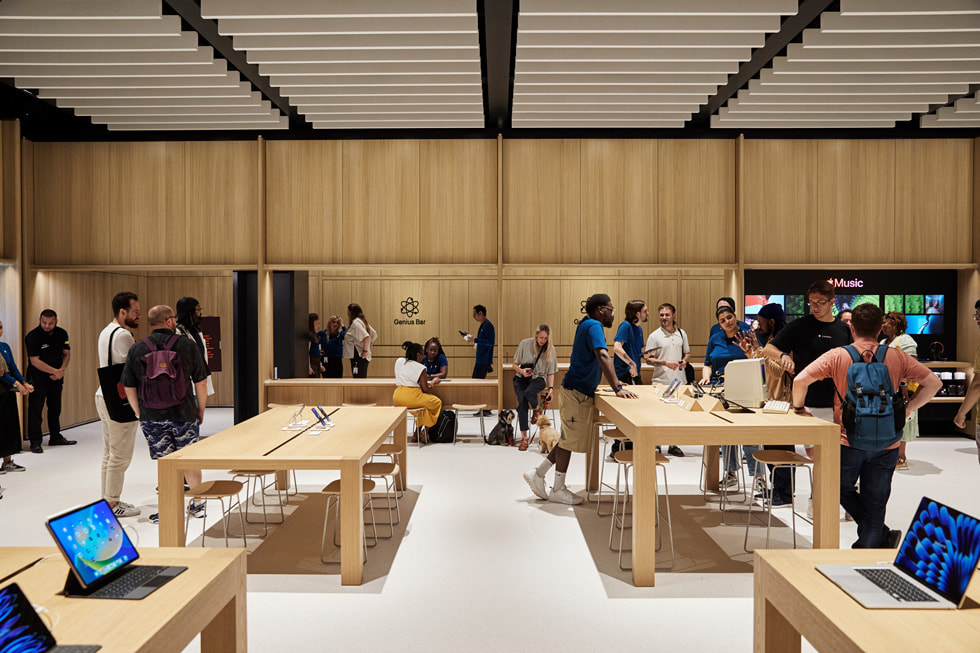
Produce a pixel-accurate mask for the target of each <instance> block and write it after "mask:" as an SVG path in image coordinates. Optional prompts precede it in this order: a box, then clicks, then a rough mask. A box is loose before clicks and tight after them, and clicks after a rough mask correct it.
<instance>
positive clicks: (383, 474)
mask: <svg viewBox="0 0 980 653" xmlns="http://www.w3.org/2000/svg"><path fill="white" fill-rule="evenodd" d="M400 472H401V468H399V467H398V463H393V462H371V463H365V464H364V471H363V472H362V473H363V475H364V478H368V479H383V480H384V484H385V508H386V509H387V510H388V521H387V523H385V522H382V523H381V525H382V526H387V527H388V535H387V536H383V537H382V539H388V538H389V537H391V536H392V535H394V532H395V525H397V524H398V523H399V522H401V520H402V514H401V509H400V508H399V507H398V492H397V490H396V489H395V485H396V482H397V478H398V474H399V473H400ZM393 505H394V507H392V506H393ZM371 510H372V514H373V511H374V503H373V501H372V503H371ZM392 511H394V513H395V515H394V517H395V518H394V519H392ZM375 523H377V522H375ZM375 536H376V537H377V526H375Z"/></svg>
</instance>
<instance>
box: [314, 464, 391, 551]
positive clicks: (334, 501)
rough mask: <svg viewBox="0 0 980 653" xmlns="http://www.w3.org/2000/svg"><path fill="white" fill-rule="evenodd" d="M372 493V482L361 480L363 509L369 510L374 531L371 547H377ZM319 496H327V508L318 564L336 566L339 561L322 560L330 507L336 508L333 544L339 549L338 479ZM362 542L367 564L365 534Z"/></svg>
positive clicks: (376, 529) (324, 515) (365, 479)
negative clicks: (363, 496)
mask: <svg viewBox="0 0 980 653" xmlns="http://www.w3.org/2000/svg"><path fill="white" fill-rule="evenodd" d="M373 491H374V481H372V480H370V479H367V478H363V479H361V492H362V493H363V494H364V495H365V496H366V497H367V498H366V499H365V500H364V508H368V507H370V508H371V528H372V530H373V531H374V533H373V539H374V544H372V545H371V546H377V544H378V526H377V523H376V522H375V521H374V503H373V502H372V501H371V492H373ZM320 493H321V494H325V495H327V507H326V509H325V510H324V512H323V537H321V538H320V562H322V563H323V564H325V565H336V564H339V563H340V561H339V560H324V558H323V551H324V549H325V548H326V547H327V522H328V521H330V508H331V506H332V505H333V506H336V510H335V515H334V522H333V544H334V546H336V547H340V542H338V541H337V531H338V530H339V529H340V479H339V478H338V479H337V480H336V481H333V482H331V483H330V485H328V486H327V487H325V488H323V489H322V490H320ZM362 542H363V546H364V562H365V563H367V549H368V543H367V532H364V533H363V537H362Z"/></svg>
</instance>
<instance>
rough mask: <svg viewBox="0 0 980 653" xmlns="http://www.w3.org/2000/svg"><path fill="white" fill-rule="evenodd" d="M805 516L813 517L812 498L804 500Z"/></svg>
mask: <svg viewBox="0 0 980 653" xmlns="http://www.w3.org/2000/svg"><path fill="white" fill-rule="evenodd" d="M806 518H807V519H813V499H807V500H806Z"/></svg>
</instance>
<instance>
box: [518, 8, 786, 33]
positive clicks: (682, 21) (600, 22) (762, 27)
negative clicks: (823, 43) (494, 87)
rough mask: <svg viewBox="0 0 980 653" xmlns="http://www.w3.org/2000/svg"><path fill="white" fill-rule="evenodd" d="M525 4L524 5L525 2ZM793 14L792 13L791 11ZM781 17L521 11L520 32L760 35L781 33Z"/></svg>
mask: <svg viewBox="0 0 980 653" xmlns="http://www.w3.org/2000/svg"><path fill="white" fill-rule="evenodd" d="M522 7H523V4H522ZM791 13H792V12H791ZM779 25H780V17H779V16H725V17H723V18H717V19H711V18H710V17H706V16H670V15H655V16H613V15H606V14H600V15H592V16H568V15H563V14H551V15H540V16H530V15H527V14H525V13H524V11H523V10H522V11H521V15H520V17H519V18H518V28H519V31H520V33H525V34H535V33H548V32H562V33H584V34H592V33H596V34H599V33H619V32H625V33H628V34H669V33H675V32H676V33H685V34H700V33H703V32H710V33H718V34H736V33H742V34H756V33H760V32H761V33H766V32H778V31H779Z"/></svg>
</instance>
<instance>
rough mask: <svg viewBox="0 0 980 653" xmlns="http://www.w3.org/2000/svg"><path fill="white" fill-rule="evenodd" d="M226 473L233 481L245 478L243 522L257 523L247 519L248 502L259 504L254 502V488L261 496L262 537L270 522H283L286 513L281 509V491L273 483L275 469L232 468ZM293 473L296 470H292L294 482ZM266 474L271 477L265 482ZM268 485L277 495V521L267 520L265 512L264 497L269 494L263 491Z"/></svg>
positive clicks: (274, 482)
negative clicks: (251, 469)
mask: <svg viewBox="0 0 980 653" xmlns="http://www.w3.org/2000/svg"><path fill="white" fill-rule="evenodd" d="M228 473H229V474H231V478H232V480H233V481H237V480H238V479H245V497H246V498H245V522H246V523H249V524H258V523H259V522H258V521H254V522H253V521H251V520H249V518H248V505H249V503H250V502H251V504H252V505H253V506H257V505H260V504H257V503H256V502H255V494H256V490H258V495H259V497H261V498H262V504H261V506H262V525H263V527H264V528H263V531H262V537H265V536H266V535H268V534H269V524H270V523H271V524H281V523H283V522H284V521H285V520H286V513H285V512H284V511H283V491H282V490H280V489H278V488H276V487H275V485H276V472H275V470H272V469H268V470H266V469H263V470H261V471H245V470H241V469H233V470H231V471H230V472H228ZM295 474H296V472H295V471H294V472H293V475H294V476H293V479H294V482H295V478H296V477H295ZM267 476H271V477H272V480H271V481H269V482H268V483H266V482H265V478H266V477H267ZM270 487H271V488H273V490H274V491H275V495H276V496H277V497H278V505H279V521H274V522H270V521H269V515H268V513H267V512H266V505H265V498H266V497H267V496H271V495H267V494H266V492H265V491H266V490H267V489H268V488H270ZM287 491H288V490H287Z"/></svg>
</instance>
